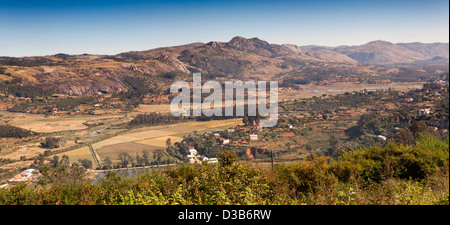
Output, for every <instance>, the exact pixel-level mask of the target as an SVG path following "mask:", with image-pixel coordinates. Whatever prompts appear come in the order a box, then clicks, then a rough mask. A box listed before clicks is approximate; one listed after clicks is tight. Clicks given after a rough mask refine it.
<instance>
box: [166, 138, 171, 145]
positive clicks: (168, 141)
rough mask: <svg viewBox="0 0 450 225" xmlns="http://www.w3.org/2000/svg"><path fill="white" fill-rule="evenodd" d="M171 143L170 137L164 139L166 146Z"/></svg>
mask: <svg viewBox="0 0 450 225" xmlns="http://www.w3.org/2000/svg"><path fill="white" fill-rule="evenodd" d="M171 143H172V140H171V139H170V138H167V140H166V145H167V146H170V144H171Z"/></svg>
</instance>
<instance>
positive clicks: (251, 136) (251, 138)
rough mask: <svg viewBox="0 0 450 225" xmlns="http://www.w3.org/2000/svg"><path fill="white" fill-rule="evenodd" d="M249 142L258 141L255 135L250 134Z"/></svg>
mask: <svg viewBox="0 0 450 225" xmlns="http://www.w3.org/2000/svg"><path fill="white" fill-rule="evenodd" d="M250 140H258V135H257V134H250Z"/></svg>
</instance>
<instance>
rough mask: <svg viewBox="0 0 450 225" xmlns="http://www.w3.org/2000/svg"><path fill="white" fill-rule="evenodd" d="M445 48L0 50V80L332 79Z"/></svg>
mask: <svg viewBox="0 0 450 225" xmlns="http://www.w3.org/2000/svg"><path fill="white" fill-rule="evenodd" d="M448 54H449V44H448V43H429V44H427V43H425V44H424V43H418V42H415V43H398V44H393V43H390V42H387V41H372V42H369V43H367V44H364V45H359V46H338V47H327V46H312V45H310V46H298V45H294V44H282V45H279V44H271V43H269V42H267V41H264V40H261V39H259V38H256V37H254V38H244V37H240V36H236V37H234V38H232V39H231V40H230V41H228V42H216V41H211V42H208V43H200V42H199V43H192V44H186V45H180V46H172V47H161V48H156V49H150V50H145V51H130V52H124V53H120V54H117V55H89V54H83V55H67V54H56V55H51V56H41V57H17V58H14V57H0V83H1V82H2V81H11V80H12V79H14V78H20V79H23V80H24V81H26V82H29V83H33V85H36V86H40V87H42V88H44V89H53V90H56V91H57V92H61V93H66V94H69V95H84V94H96V93H99V92H101V93H116V92H120V91H123V90H128V89H130V88H133V87H132V86H133V85H134V86H136V85H137V84H138V83H139V82H144V81H145V82H150V83H152V84H153V86H152V87H151V88H165V87H167V85H170V83H171V82H173V79H174V78H175V77H177V79H179V78H182V77H183V76H185V77H186V75H188V74H190V73H192V72H201V73H202V74H205V75H208V76H210V77H212V78H213V77H215V78H220V77H229V78H236V79H241V80H243V79H263V80H269V79H277V80H279V81H280V82H281V81H282V80H283V79H287V78H289V79H296V80H297V82H300V83H301V82H304V79H305V78H308V79H310V80H314V81H317V82H319V81H324V80H325V79H331V80H334V81H335V82H337V80H336V79H343V78H342V77H351V76H364V77H371V76H372V75H379V74H380V73H386V74H385V75H386V76H390V74H392V73H403V72H402V71H404V70H395V69H394V70H392V69H389V70H388V69H385V68H382V66H383V65H405V64H408V65H444V66H447V67H448V58H449V56H448ZM368 65H372V66H368ZM419 73H422V72H419ZM419 73H416V74H419ZM405 74H408V73H405ZM402 76H404V75H402ZM417 76H419V75H417ZM420 76H421V75H420ZM332 77H334V78H332ZM136 79H138V80H136ZM139 79H141V80H139ZM302 79H303V80H302ZM352 79H356V78H352ZM365 79H366V78H365ZM367 79H368V78H367ZM130 85H131V86H130Z"/></svg>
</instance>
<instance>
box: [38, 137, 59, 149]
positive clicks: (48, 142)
mask: <svg viewBox="0 0 450 225" xmlns="http://www.w3.org/2000/svg"><path fill="white" fill-rule="evenodd" d="M60 142H61V138H55V137H47V138H45V142H42V143H41V146H42V147H43V148H59V146H60Z"/></svg>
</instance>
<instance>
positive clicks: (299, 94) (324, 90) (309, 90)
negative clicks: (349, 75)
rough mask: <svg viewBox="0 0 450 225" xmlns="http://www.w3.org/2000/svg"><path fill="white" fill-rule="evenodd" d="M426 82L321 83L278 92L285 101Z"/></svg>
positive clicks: (394, 87) (404, 86) (420, 85)
mask: <svg viewBox="0 0 450 225" xmlns="http://www.w3.org/2000/svg"><path fill="white" fill-rule="evenodd" d="M423 84H424V82H401V83H390V84H360V83H336V84H329V85H326V86H323V85H321V86H319V85H313V84H308V85H298V87H299V88H300V89H301V90H298V91H288V92H282V93H279V94H278V100H280V101H285V100H290V99H298V98H310V97H313V96H321V95H323V94H327V95H335V94H342V93H345V92H351V91H360V90H364V89H367V90H376V89H388V88H392V89H394V90H407V89H415V88H422V86H423Z"/></svg>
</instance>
